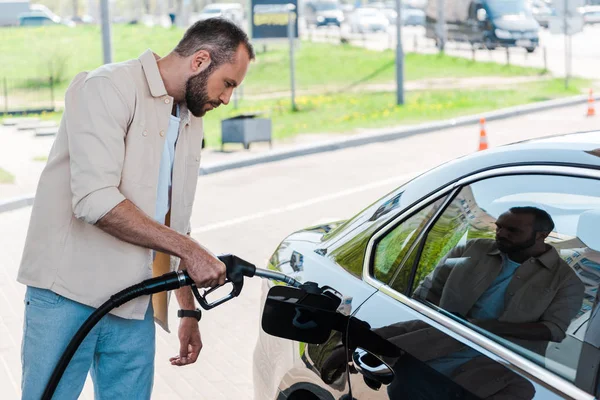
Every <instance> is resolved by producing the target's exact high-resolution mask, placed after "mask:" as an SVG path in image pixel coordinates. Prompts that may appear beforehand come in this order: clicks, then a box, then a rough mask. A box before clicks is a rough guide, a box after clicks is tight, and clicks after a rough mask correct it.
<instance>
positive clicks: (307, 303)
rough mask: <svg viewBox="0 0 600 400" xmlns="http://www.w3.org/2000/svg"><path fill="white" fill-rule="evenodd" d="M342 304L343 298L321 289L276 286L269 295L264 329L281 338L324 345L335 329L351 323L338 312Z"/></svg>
mask: <svg viewBox="0 0 600 400" xmlns="http://www.w3.org/2000/svg"><path fill="white" fill-rule="evenodd" d="M339 305H340V300H339V299H337V298H336V297H334V296H328V295H326V294H323V293H319V292H318V291H317V292H314V291H308V290H306V289H303V288H302V287H301V288H295V287H289V286H274V287H272V288H271V289H270V290H269V293H268V294H267V300H266V302H265V307H264V309H263V315H262V328H263V330H264V331H265V332H266V333H268V334H270V335H273V336H277V337H280V338H284V339H291V340H295V341H298V342H304V343H313V344H322V343H325V342H326V341H327V339H328V338H329V336H330V335H331V331H332V330H334V329H336V330H343V327H344V326H345V324H347V318H348V317H346V316H344V315H342V314H340V313H337V312H336V310H337V308H338V306H339Z"/></svg>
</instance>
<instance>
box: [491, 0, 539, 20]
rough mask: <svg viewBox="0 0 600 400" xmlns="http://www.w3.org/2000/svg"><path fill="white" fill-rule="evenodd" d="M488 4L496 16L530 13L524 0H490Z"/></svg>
mask: <svg viewBox="0 0 600 400" xmlns="http://www.w3.org/2000/svg"><path fill="white" fill-rule="evenodd" d="M487 5H488V7H489V11H490V13H491V14H492V16H493V17H494V18H498V17H501V16H503V15H529V10H528V8H527V6H526V5H525V1H523V0H488V1H487Z"/></svg>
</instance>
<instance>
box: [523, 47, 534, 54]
mask: <svg viewBox="0 0 600 400" xmlns="http://www.w3.org/2000/svg"><path fill="white" fill-rule="evenodd" d="M535 49H536V48H535V47H526V48H525V50H527V52H528V53H533V52H534V51H535Z"/></svg>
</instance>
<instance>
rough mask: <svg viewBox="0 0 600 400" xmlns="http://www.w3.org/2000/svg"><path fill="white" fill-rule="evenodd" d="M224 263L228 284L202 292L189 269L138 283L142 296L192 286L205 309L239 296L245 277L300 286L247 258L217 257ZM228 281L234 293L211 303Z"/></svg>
mask: <svg viewBox="0 0 600 400" xmlns="http://www.w3.org/2000/svg"><path fill="white" fill-rule="evenodd" d="M217 258H218V259H219V260H221V262H222V263H223V264H225V270H226V279H225V283H224V284H223V285H220V286H216V287H212V288H208V289H205V290H203V291H202V293H200V291H199V290H198V287H196V285H195V283H194V281H193V279H192V278H191V277H190V275H189V274H188V272H187V271H186V270H181V271H177V272H169V273H166V274H164V275H161V276H159V277H156V278H152V279H147V280H145V281H143V282H141V283H139V284H138V285H137V286H138V287H139V288H138V290H140V291H141V292H140V294H139V295H144V294H146V295H147V294H152V293H158V292H162V291H165V290H174V289H179V288H181V287H184V286H191V288H192V293H194V297H196V300H198V303H199V304H200V306H201V307H202V308H204V309H205V310H210V309H211V308H214V307H216V306H218V305H220V304H223V303H225V302H226V301H229V300H231V299H232V298H234V297H237V296H239V294H240V293H241V292H242V288H243V287H244V277H247V278H252V277H254V276H258V277H260V278H265V279H270V280H275V281H280V282H284V283H286V284H287V285H289V286H294V287H300V285H301V283H300V282H298V281H297V280H295V279H293V278H291V277H289V276H287V275H285V274H283V273H281V272H278V271H272V270H267V269H261V268H256V266H255V265H254V264H252V263H250V262H248V261H246V260H243V259H241V258H239V257H237V256H234V255H232V254H224V255H220V256H218V257H217ZM227 284H231V285H232V289H231V292H230V293H229V294H228V295H227V296H225V297H222V298H221V299H218V300H215V301H213V302H209V301H208V300H207V296H208V295H209V294H211V293H213V292H214V291H216V290H217V289H219V288H221V287H222V286H225V285H227Z"/></svg>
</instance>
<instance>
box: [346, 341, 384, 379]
mask: <svg viewBox="0 0 600 400" xmlns="http://www.w3.org/2000/svg"><path fill="white" fill-rule="evenodd" d="M352 360H353V361H354V366H355V368H356V370H357V371H358V372H360V373H361V374H363V375H364V376H365V377H366V378H369V379H372V380H374V381H377V382H380V383H382V384H384V385H389V384H390V383H392V381H393V380H394V371H393V370H392V369H391V368H390V367H389V366H388V365H387V364H386V363H385V362H383V361H381V360H380V359H379V357H376V356H374V355H373V354H371V353H369V352H368V351H366V350H364V349H361V348H360V347H359V348H357V349H356V350H355V351H354V353H352Z"/></svg>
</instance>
